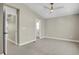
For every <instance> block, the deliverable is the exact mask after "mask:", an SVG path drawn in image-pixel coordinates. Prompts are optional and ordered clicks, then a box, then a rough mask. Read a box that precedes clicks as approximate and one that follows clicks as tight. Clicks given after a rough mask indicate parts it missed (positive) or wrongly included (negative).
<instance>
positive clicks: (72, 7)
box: [26, 3, 79, 19]
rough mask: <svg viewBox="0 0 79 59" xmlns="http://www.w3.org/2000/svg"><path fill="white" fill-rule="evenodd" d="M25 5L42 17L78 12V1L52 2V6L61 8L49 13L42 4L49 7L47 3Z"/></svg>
mask: <svg viewBox="0 0 79 59" xmlns="http://www.w3.org/2000/svg"><path fill="white" fill-rule="evenodd" d="M26 5H27V6H28V7H29V8H30V9H32V10H33V11H34V12H35V13H37V14H38V15H40V16H41V17H42V18H44V19H48V18H53V17H59V16H65V15H71V14H79V3H54V8H57V7H63V8H60V9H56V10H54V11H53V13H50V11H49V10H48V9H46V8H44V6H47V7H49V3H27V4H26Z"/></svg>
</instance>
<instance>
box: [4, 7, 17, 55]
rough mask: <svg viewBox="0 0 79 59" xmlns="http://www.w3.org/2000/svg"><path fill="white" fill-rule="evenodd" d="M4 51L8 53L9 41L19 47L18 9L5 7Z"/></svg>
mask: <svg viewBox="0 0 79 59" xmlns="http://www.w3.org/2000/svg"><path fill="white" fill-rule="evenodd" d="M4 18H5V19H4V40H5V45H4V51H5V54H7V52H8V41H9V42H10V43H13V44H15V45H18V39H17V9H15V8H11V7H9V6H4Z"/></svg>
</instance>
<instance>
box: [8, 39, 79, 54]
mask: <svg viewBox="0 0 79 59" xmlns="http://www.w3.org/2000/svg"><path fill="white" fill-rule="evenodd" d="M7 53H8V55H78V54H79V43H73V42H67V41H61V40H55V39H40V40H37V41H36V42H32V43H29V44H27V45H24V46H20V47H19V46H16V45H14V44H13V43H11V42H8V52H7Z"/></svg>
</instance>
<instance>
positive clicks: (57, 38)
mask: <svg viewBox="0 0 79 59" xmlns="http://www.w3.org/2000/svg"><path fill="white" fill-rule="evenodd" d="M42 38H50V39H56V40H64V41H70V42H77V43H79V41H78V40H72V39H65V38H59V37H49V36H43V37H42Z"/></svg>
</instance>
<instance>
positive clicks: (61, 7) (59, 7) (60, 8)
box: [53, 7, 64, 10]
mask: <svg viewBox="0 0 79 59" xmlns="http://www.w3.org/2000/svg"><path fill="white" fill-rule="evenodd" d="M61 8H64V7H57V8H53V10H57V9H61Z"/></svg>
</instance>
